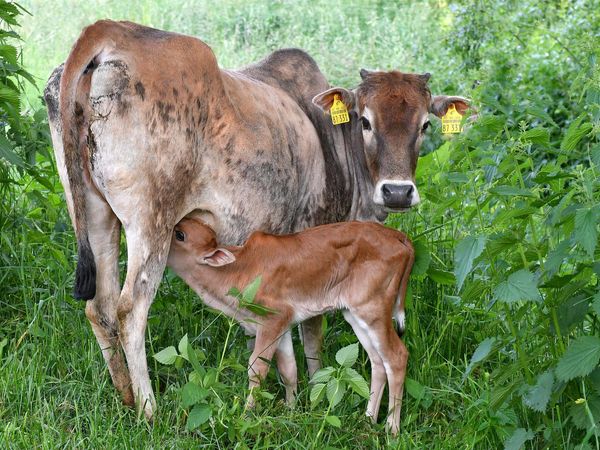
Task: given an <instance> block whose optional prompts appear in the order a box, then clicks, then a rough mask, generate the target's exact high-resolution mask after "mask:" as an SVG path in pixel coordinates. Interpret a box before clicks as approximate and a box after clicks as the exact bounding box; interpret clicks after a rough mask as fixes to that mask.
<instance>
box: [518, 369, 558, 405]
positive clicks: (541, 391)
mask: <svg viewBox="0 0 600 450" xmlns="http://www.w3.org/2000/svg"><path fill="white" fill-rule="evenodd" d="M553 385H554V375H552V372H551V371H548V372H544V373H543V374H541V375H540V376H539V377H538V379H537V382H536V383H535V385H534V386H529V388H528V389H527V392H526V393H525V394H524V395H523V403H525V404H526V405H527V406H529V407H530V408H531V409H533V410H534V411H537V412H545V411H546V407H547V405H548V401H549V400H550V395H551V394H552V386H553Z"/></svg>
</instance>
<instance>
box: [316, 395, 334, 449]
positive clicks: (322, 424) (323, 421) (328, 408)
mask: <svg viewBox="0 0 600 450" xmlns="http://www.w3.org/2000/svg"><path fill="white" fill-rule="evenodd" d="M330 411H331V403H329V406H327V411H325V415H324V416H323V420H322V421H321V426H320V427H319V432H318V433H317V435H316V436H315V440H314V441H313V448H318V447H317V442H319V438H320V437H321V435H322V434H323V430H324V429H325V422H326V421H327V420H326V419H327V416H328V415H329V412H330Z"/></svg>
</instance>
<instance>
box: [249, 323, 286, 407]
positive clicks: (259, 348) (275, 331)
mask: <svg viewBox="0 0 600 450" xmlns="http://www.w3.org/2000/svg"><path fill="white" fill-rule="evenodd" d="M291 317H292V315H291V313H290V312H288V311H278V312H275V313H272V314H270V315H268V316H266V317H263V318H261V319H260V320H261V321H262V323H260V324H259V325H258V326H257V332H256V342H255V344H254V351H253V352H252V355H250V361H249V364H248V379H249V385H248V388H249V390H250V393H249V394H248V399H247V400H246V408H248V409H250V408H253V407H254V403H255V401H254V395H253V392H252V391H253V390H254V388H256V387H258V386H260V383H261V381H262V380H263V379H264V378H265V377H266V375H267V373H268V371H269V363H270V361H271V359H272V358H273V355H274V354H275V351H276V350H277V348H278V347H279V345H280V340H281V338H282V337H284V335H285V334H286V333H289V325H290V321H291ZM289 344H291V340H290V342H289ZM284 383H285V381H284ZM286 397H287V389H286Z"/></svg>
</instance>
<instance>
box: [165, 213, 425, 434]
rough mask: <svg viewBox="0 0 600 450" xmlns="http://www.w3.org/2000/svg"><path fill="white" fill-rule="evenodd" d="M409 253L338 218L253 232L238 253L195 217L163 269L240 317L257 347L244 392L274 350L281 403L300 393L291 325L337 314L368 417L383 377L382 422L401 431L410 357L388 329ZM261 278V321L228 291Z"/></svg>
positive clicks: (372, 229) (391, 238)
mask: <svg viewBox="0 0 600 450" xmlns="http://www.w3.org/2000/svg"><path fill="white" fill-rule="evenodd" d="M413 262H414V250H413V247H412V244H411V242H410V240H409V239H408V238H407V237H406V235H404V234H403V233H400V232H399V231H395V230H392V229H389V228H386V227H384V226H382V225H379V224H377V223H369V222H342V223H335V224H329V225H321V226H319V227H315V228H309V229H307V230H304V231H301V232H299V233H296V234H292V235H286V236H273V235H269V234H265V233H262V232H255V233H253V234H252V235H251V236H250V238H249V239H248V241H247V242H246V243H245V244H244V245H243V246H242V247H233V246H220V245H219V244H218V243H217V238H216V235H215V232H214V231H213V230H212V229H211V228H210V227H208V226H207V225H205V224H204V223H202V222H201V221H197V220H193V219H184V220H182V221H181V222H180V223H179V224H178V225H177V226H176V227H175V232H174V233H173V238H172V242H171V251H170V253H169V258H168V261H167V264H168V265H169V266H170V267H172V268H173V270H174V271H175V273H177V275H179V276H180V277H181V278H183V279H184V280H185V282H186V283H187V284H188V285H190V286H191V287H192V288H193V289H194V290H196V292H198V294H199V295H200V296H201V297H202V298H210V299H211V306H212V307H213V308H216V309H219V310H221V311H223V312H224V313H225V314H227V315H228V316H230V317H233V318H235V319H236V320H238V321H239V322H240V323H241V324H242V326H243V327H244V328H245V329H246V331H247V332H249V333H250V334H255V335H256V344H255V346H254V351H253V352H252V356H251V357H250V363H249V367H248V376H249V378H250V396H249V397H248V406H250V407H251V406H253V405H254V398H253V396H252V388H253V387H255V386H258V385H259V384H260V381H261V380H262V379H264V377H265V375H266V374H267V372H268V368H269V364H268V362H269V361H270V360H271V358H272V357H273V354H275V352H277V357H278V367H279V371H280V373H281V375H282V379H283V381H284V384H285V385H286V400H287V401H288V402H291V401H292V400H293V396H294V392H295V390H296V363H295V360H294V349H293V348H292V340H291V337H290V332H289V328H290V325H291V324H292V323H298V322H301V321H303V320H306V319H307V318H309V317H314V316H317V315H319V314H323V313H324V312H327V311H334V310H342V311H343V313H344V317H345V318H346V320H347V321H348V322H349V323H350V325H352V328H353V329H354V332H355V333H356V336H357V337H358V338H359V340H360V342H361V344H362V346H363V347H364V348H365V350H366V351H367V353H368V355H369V359H370V361H371V371H372V376H371V397H370V399H369V404H368V406H367V415H368V416H370V417H371V418H373V420H377V413H378V412H379V404H380V401H381V395H382V394H383V388H384V387H385V380H386V377H387V381H388V388H389V411H390V412H389V416H388V421H387V426H388V428H389V429H390V431H391V432H392V433H393V434H396V433H397V432H398V429H399V426H400V408H401V405H402V390H403V388H402V387H403V383H404V376H405V373H406V363H407V360H408V351H407V350H406V347H405V346H404V344H403V343H402V341H401V340H400V339H399V337H398V335H397V334H396V331H395V330H394V327H393V325H392V316H396V318H398V317H399V316H404V299H405V296H406V288H407V286H408V279H409V277H410V271H411V269H412V265H413ZM258 276H261V277H262V280H261V285H260V287H259V289H258V291H257V293H256V297H255V299H254V302H255V303H256V304H258V305H261V306H264V307H266V309H267V310H269V311H272V313H269V314H266V315H257V314H254V313H252V312H251V311H249V310H247V309H245V308H241V307H240V306H239V302H238V301H237V300H236V299H235V298H234V297H232V296H230V295H228V291H229V289H228V288H229V287H230V286H239V287H244V286H246V285H248V284H250V282H251V281H252V280H254V279H256V278H257V277H258Z"/></svg>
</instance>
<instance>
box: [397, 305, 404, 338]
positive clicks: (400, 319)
mask: <svg viewBox="0 0 600 450" xmlns="http://www.w3.org/2000/svg"><path fill="white" fill-rule="evenodd" d="M394 318H395V319H396V332H397V333H398V336H400V337H402V336H403V335H404V330H405V328H406V325H405V321H406V315H405V314H404V310H401V309H397V310H396V314H394Z"/></svg>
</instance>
